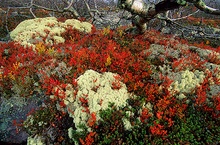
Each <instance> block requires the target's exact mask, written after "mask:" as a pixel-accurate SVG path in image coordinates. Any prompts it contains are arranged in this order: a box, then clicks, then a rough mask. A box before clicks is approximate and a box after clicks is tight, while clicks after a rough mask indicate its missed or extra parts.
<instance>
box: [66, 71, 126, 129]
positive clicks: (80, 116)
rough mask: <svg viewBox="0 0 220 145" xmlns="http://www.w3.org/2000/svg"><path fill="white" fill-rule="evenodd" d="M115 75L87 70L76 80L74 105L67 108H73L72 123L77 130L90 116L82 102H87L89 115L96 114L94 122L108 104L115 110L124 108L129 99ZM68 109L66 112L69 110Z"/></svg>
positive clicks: (123, 86) (124, 88)
mask: <svg viewBox="0 0 220 145" xmlns="http://www.w3.org/2000/svg"><path fill="white" fill-rule="evenodd" d="M117 76H118V75H117V74H114V73H111V72H105V73H103V74H100V73H98V72H96V71H93V70H87V71H86V72H85V73H84V74H83V75H81V76H80V77H79V78H78V79H77V84H78V88H77V89H78V92H77V95H76V100H75V101H74V103H71V104H69V105H68V106H67V107H68V108H70V109H71V110H72V109H73V108H75V110H73V111H74V114H72V115H71V117H73V118H74V123H75V126H76V128H77V129H79V130H80V128H78V126H79V125H80V124H82V123H83V124H87V121H88V119H89V118H90V114H89V113H88V112H87V111H83V110H86V108H85V107H83V106H82V103H83V102H82V100H86V102H88V110H89V112H90V113H94V114H96V121H98V120H99V119H101V118H100V116H99V112H100V111H101V110H105V109H107V108H108V107H109V104H110V103H114V105H115V106H116V108H118V109H119V107H125V106H126V105H127V102H126V100H127V99H128V98H129V93H128V92H127V87H126V85H125V84H123V83H122V82H121V81H119V80H118V79H117ZM114 83H117V85H118V87H117V88H114V86H113V84H114ZM70 109H68V110H70Z"/></svg>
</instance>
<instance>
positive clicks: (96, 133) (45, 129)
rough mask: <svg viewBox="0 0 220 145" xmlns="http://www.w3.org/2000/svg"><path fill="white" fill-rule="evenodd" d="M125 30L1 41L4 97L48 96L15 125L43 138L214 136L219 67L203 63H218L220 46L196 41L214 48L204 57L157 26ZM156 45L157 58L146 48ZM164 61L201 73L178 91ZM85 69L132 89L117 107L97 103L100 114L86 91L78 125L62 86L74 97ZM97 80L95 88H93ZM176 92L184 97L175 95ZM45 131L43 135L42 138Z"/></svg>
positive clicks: (131, 140) (205, 139) (167, 140)
mask: <svg viewBox="0 0 220 145" xmlns="http://www.w3.org/2000/svg"><path fill="white" fill-rule="evenodd" d="M124 29H125V28H124V27H121V28H118V29H117V30H114V31H112V30H110V29H108V28H104V29H103V30H96V29H95V27H93V30H92V32H91V33H88V34H85V33H83V32H79V31H77V30H75V29H71V28H69V29H68V31H66V32H65V33H63V34H62V37H63V38H65V43H64V44H56V45H53V46H47V45H45V44H40V45H36V50H33V49H32V48H31V47H30V48H28V47H27V48H26V47H23V46H21V45H19V44H16V43H14V42H9V43H8V44H5V43H1V44H0V45H1V47H0V48H1V49H0V51H1V57H0V59H1V61H0V62H1V77H0V84H1V94H2V97H6V98H10V97H11V96H19V97H29V96H31V95H32V94H33V93H37V92H44V93H45V97H48V98H47V99H46V100H47V101H46V102H45V103H46V106H44V107H41V108H40V109H38V110H35V111H33V112H31V113H30V114H28V116H29V117H28V119H27V120H26V121H24V123H23V124H22V125H20V126H19V125H18V124H16V122H15V125H17V127H19V128H21V127H24V128H26V129H27V132H28V133H29V135H30V136H31V137H32V140H33V139H34V140H35V141H38V142H44V143H57V144H60V143H67V144H70V143H73V142H75V143H79V144H201V143H203V144H217V143H219V141H220V138H219V136H220V128H219V123H220V122H219V110H220V99H219V95H220V94H219V93H220V92H219V90H217V92H215V94H211V96H210V93H209V91H210V90H211V86H219V67H216V68H215V69H213V70H211V69H210V70H208V69H207V66H206V65H207V64H208V63H212V64H213V66H214V64H215V65H217V66H218V65H219V57H218V56H215V53H216V54H217V53H218V52H219V48H218V49H213V48H211V47H210V46H206V45H204V44H203V46H202V45H201V44H200V45H197V46H200V48H197V47H192V48H197V49H204V50H207V49H209V50H212V51H213V53H210V55H209V58H208V57H207V58H206V59H202V58H201V57H198V56H199V54H198V52H196V50H193V49H190V48H189V46H188V45H187V42H186V41H185V40H181V39H179V40H178V39H172V36H166V37H165V36H164V35H162V34H160V33H159V32H157V31H154V30H149V31H146V33H144V34H142V35H131V34H126V33H125V32H124ZM100 40H101V41H100ZM155 45H158V46H159V49H161V51H165V52H164V55H166V57H163V55H161V54H160V53H159V54H156V55H158V56H157V57H155V58H154V59H153V58H151V57H150V56H152V55H155V54H153V53H154V51H151V47H152V46H155ZM195 45H196V44H195ZM154 49H155V48H154ZM171 50H172V52H169V51H171ZM173 50H178V51H179V54H178V55H179V56H178V57H176V58H175V56H173V55H172V53H173V52H174V51H173ZM157 53H158V52H157ZM210 56H212V57H210ZM164 65H166V66H167V67H168V66H169V67H170V69H171V72H172V71H174V72H180V71H182V72H183V71H185V70H188V71H191V72H196V71H201V72H204V73H203V75H204V77H203V78H202V79H201V81H200V83H198V84H196V86H195V87H192V88H190V90H189V91H185V92H184V91H183V90H179V91H178V90H175V89H172V86H173V81H174V80H172V77H168V75H166V73H170V72H168V71H167V72H165V71H162V69H159V68H160V67H162V66H164ZM87 70H94V71H96V72H99V73H101V74H102V73H104V72H112V73H116V74H117V75H115V76H114V77H115V81H114V82H112V84H111V88H112V89H113V90H120V88H121V87H122V85H121V84H120V83H119V81H120V82H123V83H124V84H125V85H126V88H127V90H128V93H130V95H129V98H128V99H127V100H126V102H127V104H126V106H121V107H116V106H115V104H114V102H113V103H110V104H109V107H108V109H101V110H100V111H99V112H98V113H99V115H98V114H96V113H94V112H91V111H90V109H89V105H90V104H88V99H89V97H86V95H85V96H84V97H80V98H79V102H78V103H79V106H81V107H83V108H84V109H83V110H82V112H85V114H87V116H88V117H87V119H86V120H85V124H81V125H79V126H75V124H74V121H73V120H74V118H72V117H71V115H70V114H71V113H72V114H74V108H71V107H68V106H69V105H68V103H67V102H66V100H67V98H68V95H67V93H62V92H67V91H68V90H71V89H68V87H67V86H68V85H69V84H71V85H72V91H71V93H72V94H73V95H72V97H73V98H72V99H73V100H74V99H76V98H77V93H78V92H80V88H79V87H77V86H78V85H77V80H78V79H77V78H79V77H80V76H82V75H83V74H84V73H85V72H86V71H87ZM93 81H94V82H95V81H96V80H93ZM55 87H58V89H55ZM99 87H100V86H96V87H94V88H93V91H94V92H96V91H97V90H98V89H99ZM182 89H184V87H183V88H182ZM185 89H186V88H185ZM181 91H183V94H182V95H184V97H183V98H180V97H178V96H179V95H180V94H181ZM51 95H54V96H53V97H51ZM103 97H104V96H103ZM118 98H120V96H118ZM100 101H101V100H100ZM102 101H103V100H102ZM102 101H101V102H102ZM101 102H100V104H101ZM71 109H72V110H71ZM97 116H99V119H98V121H97ZM125 119H126V120H127V123H128V126H129V127H127V128H126V127H125V126H126V125H125V124H126V123H124V122H125V121H124V120H125ZM81 121H82V120H81ZM70 128H71V129H70ZM77 128H78V130H77ZM88 128H90V129H88ZM51 130H52V131H51ZM49 131H50V132H49ZM55 132H58V133H55ZM36 135H37V136H38V138H36ZM34 136H35V138H34ZM43 136H46V137H45V138H43V139H42V137H43ZM29 143H31V139H29Z"/></svg>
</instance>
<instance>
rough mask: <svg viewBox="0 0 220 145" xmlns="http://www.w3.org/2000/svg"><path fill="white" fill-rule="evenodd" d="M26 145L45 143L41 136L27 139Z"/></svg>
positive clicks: (41, 144)
mask: <svg viewBox="0 0 220 145" xmlns="http://www.w3.org/2000/svg"><path fill="white" fill-rule="evenodd" d="M27 145H45V141H44V140H43V138H42V137H41V136H38V135H35V136H34V137H28V139H27Z"/></svg>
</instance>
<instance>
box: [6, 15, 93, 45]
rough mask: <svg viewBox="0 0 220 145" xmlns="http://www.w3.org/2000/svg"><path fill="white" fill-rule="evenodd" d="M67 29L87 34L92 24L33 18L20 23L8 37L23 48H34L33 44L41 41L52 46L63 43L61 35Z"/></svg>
mask: <svg viewBox="0 0 220 145" xmlns="http://www.w3.org/2000/svg"><path fill="white" fill-rule="evenodd" d="M68 27H73V28H75V29H77V30H79V31H82V32H86V33H89V32H90V31H91V29H92V24H90V23H88V22H80V21H79V20H76V19H68V20H66V21H65V22H59V21H58V20H57V18H55V17H46V18H35V19H29V20H25V21H23V22H21V23H20V24H19V25H18V26H17V27H16V28H15V29H14V30H13V31H12V32H11V33H10V37H11V39H12V40H13V41H15V42H18V43H20V44H21V45H24V46H32V47H35V45H34V44H36V43H39V42H42V41H43V42H44V43H45V44H47V45H53V44H58V43H64V42H65V39H64V38H63V37H61V34H62V33H64V32H65V31H66V29H67V28H68Z"/></svg>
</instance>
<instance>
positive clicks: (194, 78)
mask: <svg viewBox="0 0 220 145" xmlns="http://www.w3.org/2000/svg"><path fill="white" fill-rule="evenodd" d="M177 76H178V75H177ZM204 78H205V73H204V72H203V71H199V70H195V71H194V72H192V71H189V70H185V71H181V72H180V75H179V77H178V78H176V79H175V81H174V82H173V83H172V84H171V86H170V88H169V90H170V91H171V92H175V93H177V94H179V95H177V96H176V98H177V99H180V100H182V99H184V98H186V96H185V95H184V94H188V93H193V92H194V90H195V88H196V87H197V86H199V85H200V84H201V83H202V82H203V80H204Z"/></svg>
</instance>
